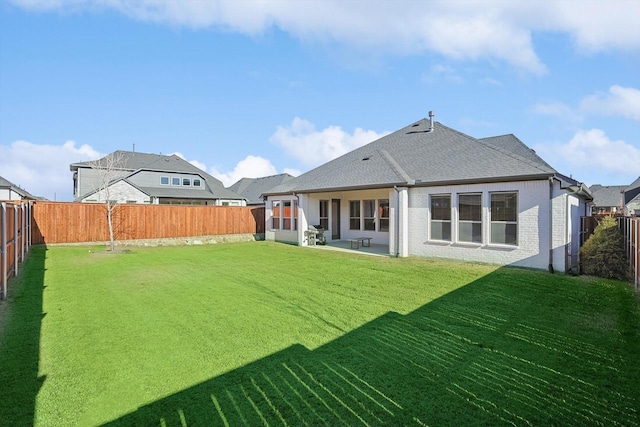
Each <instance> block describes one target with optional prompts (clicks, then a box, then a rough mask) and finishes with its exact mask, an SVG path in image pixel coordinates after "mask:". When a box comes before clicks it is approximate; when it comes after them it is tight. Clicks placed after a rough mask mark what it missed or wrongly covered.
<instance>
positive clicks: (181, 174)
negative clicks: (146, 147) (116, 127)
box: [70, 151, 246, 206]
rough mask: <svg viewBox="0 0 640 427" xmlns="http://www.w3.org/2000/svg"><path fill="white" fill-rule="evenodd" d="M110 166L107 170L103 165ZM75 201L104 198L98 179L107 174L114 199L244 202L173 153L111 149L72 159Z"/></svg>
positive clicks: (200, 203)
mask: <svg viewBox="0 0 640 427" xmlns="http://www.w3.org/2000/svg"><path fill="white" fill-rule="evenodd" d="M109 163H111V165H110V166H108V167H107V168H108V169H111V171H109V173H107V171H106V170H105V167H103V166H101V165H107V164H109ZM70 169H71V171H72V172H73V194H74V196H75V199H76V201H80V202H104V201H105V198H106V196H105V191H104V190H101V188H102V187H103V186H106V184H105V185H101V184H100V182H101V180H102V179H104V177H105V175H107V178H108V179H107V181H108V188H109V192H108V193H109V194H108V197H109V198H110V200H117V202H118V203H145V204H178V205H213V206H244V205H245V204H246V202H245V201H244V199H243V198H242V197H241V196H239V195H238V194H236V193H234V192H233V191H231V190H228V189H226V188H225V187H224V185H223V184H222V182H221V181H220V180H218V179H216V178H214V177H213V176H211V175H209V174H208V173H206V172H204V171H203V170H201V169H199V168H197V167H196V166H194V165H192V164H191V163H189V162H187V161H186V160H184V159H182V158H181V157H178V156H177V155H175V154H172V155H170V156H166V155H161V154H148V153H138V152H132V151H115V152H114V153H111V154H108V155H107V156H105V157H103V158H102V159H100V160H97V161H95V162H79V163H72V164H71V166H70Z"/></svg>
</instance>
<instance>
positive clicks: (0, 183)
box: [0, 176, 37, 200]
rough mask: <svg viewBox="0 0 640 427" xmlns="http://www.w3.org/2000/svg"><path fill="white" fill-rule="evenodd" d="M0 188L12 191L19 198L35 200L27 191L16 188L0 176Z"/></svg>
mask: <svg viewBox="0 0 640 427" xmlns="http://www.w3.org/2000/svg"><path fill="white" fill-rule="evenodd" d="M0 188H8V189H9V190H12V191H14V192H16V193H18V194H19V195H20V196H21V197H24V198H25V199H33V200H35V199H37V197H35V196H34V195H32V194H31V193H29V192H28V191H27V190H25V189H23V188H20V187H18V186H17V185H15V184H14V183H13V182H11V181H9V180H8V179H5V178H3V177H1V176H0Z"/></svg>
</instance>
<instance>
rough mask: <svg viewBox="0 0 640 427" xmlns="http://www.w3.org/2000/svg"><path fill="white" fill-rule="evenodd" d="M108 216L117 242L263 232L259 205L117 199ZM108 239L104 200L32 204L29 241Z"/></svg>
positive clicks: (54, 241)
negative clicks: (123, 201) (121, 201)
mask: <svg viewBox="0 0 640 427" xmlns="http://www.w3.org/2000/svg"><path fill="white" fill-rule="evenodd" d="M112 215H113V229H114V238H115V239H116V240H118V241H122V240H137V239H164V238H177V237H197V236H218V235H231V234H253V235H255V234H262V233H264V207H251V206H242V207H240V206H179V205H126V204H122V205H118V206H117V207H116V208H115V209H114V211H113V213H112ZM108 240H109V229H108V223H107V210H106V206H105V205H104V204H100V203H64V202H36V203H35V204H34V205H33V235H32V239H31V242H32V243H33V244H41V243H45V244H51V243H87V242H104V241H108Z"/></svg>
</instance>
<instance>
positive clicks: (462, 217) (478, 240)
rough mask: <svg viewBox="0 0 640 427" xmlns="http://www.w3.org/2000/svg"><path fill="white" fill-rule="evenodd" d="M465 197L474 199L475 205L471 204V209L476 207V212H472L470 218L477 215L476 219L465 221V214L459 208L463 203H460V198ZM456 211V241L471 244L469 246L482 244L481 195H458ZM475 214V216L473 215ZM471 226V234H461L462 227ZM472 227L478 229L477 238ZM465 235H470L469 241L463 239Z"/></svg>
mask: <svg viewBox="0 0 640 427" xmlns="http://www.w3.org/2000/svg"><path fill="white" fill-rule="evenodd" d="M465 197H474V198H476V199H477V200H476V201H475V203H473V204H472V206H473V207H476V206H477V212H473V213H472V216H475V215H478V216H477V218H470V219H467V215H466V214H465V212H464V211H463V210H462V209H461V208H460V207H461V206H462V205H463V203H462V198H465ZM457 211H458V241H459V242H462V243H471V244H482V242H483V235H484V233H483V225H482V224H483V221H482V193H458V206H457ZM473 214H475V215H473ZM469 224H470V225H471V233H463V232H462V226H463V225H469ZM474 225H475V226H477V227H479V229H480V230H479V231H480V233H479V237H476V234H475V233H474ZM467 234H470V236H471V240H466V239H463V238H462V236H466V235H467Z"/></svg>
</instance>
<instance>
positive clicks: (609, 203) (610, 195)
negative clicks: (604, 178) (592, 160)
mask: <svg viewBox="0 0 640 427" xmlns="http://www.w3.org/2000/svg"><path fill="white" fill-rule="evenodd" d="M626 188H627V186H626V185H600V184H594V185H592V186H591V187H589V190H590V191H591V194H593V208H592V212H593V214H594V215H615V214H620V215H622V214H623V212H624V190H625V189H626Z"/></svg>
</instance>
